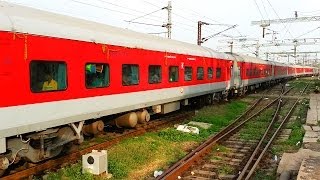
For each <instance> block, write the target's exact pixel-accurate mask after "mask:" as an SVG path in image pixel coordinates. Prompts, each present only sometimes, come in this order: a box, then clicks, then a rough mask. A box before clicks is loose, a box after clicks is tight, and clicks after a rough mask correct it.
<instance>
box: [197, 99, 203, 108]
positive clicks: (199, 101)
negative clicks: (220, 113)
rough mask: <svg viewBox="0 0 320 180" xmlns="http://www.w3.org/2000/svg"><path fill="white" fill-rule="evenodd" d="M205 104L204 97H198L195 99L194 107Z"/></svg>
mask: <svg viewBox="0 0 320 180" xmlns="http://www.w3.org/2000/svg"><path fill="white" fill-rule="evenodd" d="M204 105H205V98H204V97H198V98H197V99H196V108H197V109H201V108H203V106H204Z"/></svg>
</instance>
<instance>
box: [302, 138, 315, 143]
mask: <svg viewBox="0 0 320 180" xmlns="http://www.w3.org/2000/svg"><path fill="white" fill-rule="evenodd" d="M317 141H318V138H310V137H304V138H303V143H315V142H317Z"/></svg>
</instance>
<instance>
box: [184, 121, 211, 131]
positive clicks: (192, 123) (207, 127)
mask: <svg viewBox="0 0 320 180" xmlns="http://www.w3.org/2000/svg"><path fill="white" fill-rule="evenodd" d="M188 124H189V125H194V126H199V127H201V128H203V129H209V128H210V127H211V126H212V124H209V123H204V122H196V121H190V122H189V123H188Z"/></svg>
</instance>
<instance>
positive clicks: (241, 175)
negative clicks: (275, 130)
mask: <svg viewBox="0 0 320 180" xmlns="http://www.w3.org/2000/svg"><path fill="white" fill-rule="evenodd" d="M281 102H282V99H281V98H280V99H279V100H278V106H277V109H276V111H275V113H274V115H273V118H272V120H271V122H270V124H269V126H268V128H267V129H266V131H265V132H264V134H263V136H262V137H261V139H260V141H259V143H258V145H257V146H256V148H255V150H254V151H253V153H252V154H251V156H250V158H249V160H248V161H247V162H246V165H245V166H244V168H243V169H242V170H241V173H240V174H239V176H238V178H237V179H238V180H241V179H242V178H243V177H244V176H245V174H246V172H247V170H248V168H249V166H250V165H251V164H252V161H253V159H254V158H255V157H256V155H257V153H258V152H259V150H260V149H261V146H262V145H263V142H264V141H265V140H266V139H267V135H268V134H269V133H270V131H271V129H272V126H273V125H274V123H275V121H276V119H277V117H278V113H279V110H280V108H281Z"/></svg>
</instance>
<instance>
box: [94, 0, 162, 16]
mask: <svg viewBox="0 0 320 180" xmlns="http://www.w3.org/2000/svg"><path fill="white" fill-rule="evenodd" d="M96 1H100V2H103V3H106V4H111V5H113V6H116V7H120V8H124V9H127V10H130V11H134V12H137V13H141V14H145V12H142V11H138V10H136V9H131V8H128V7H125V6H121V5H119V4H115V3H111V2H108V1H104V0H96ZM151 16H153V17H157V18H160V19H161V17H159V16H155V15H151Z"/></svg>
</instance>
